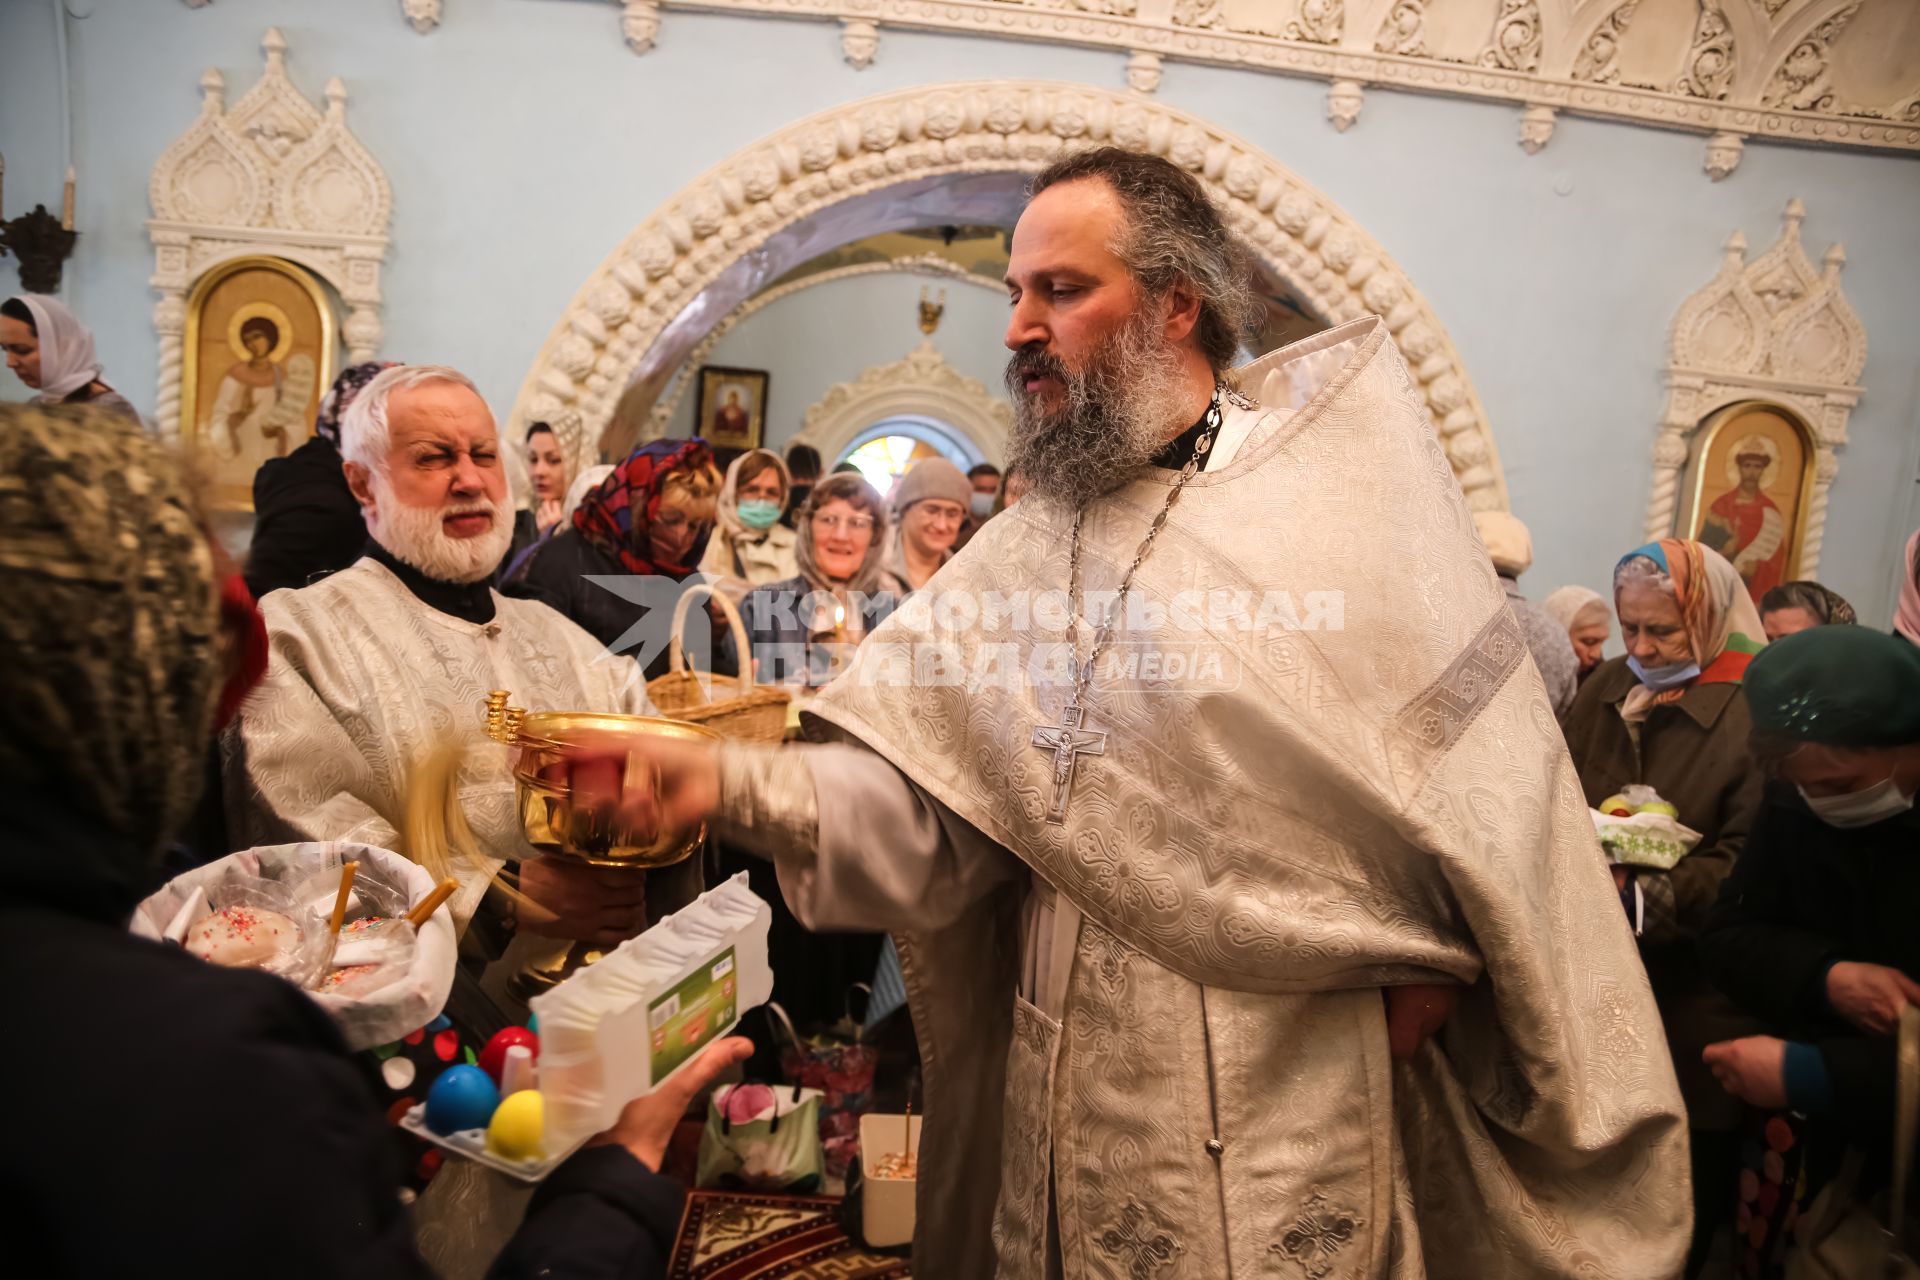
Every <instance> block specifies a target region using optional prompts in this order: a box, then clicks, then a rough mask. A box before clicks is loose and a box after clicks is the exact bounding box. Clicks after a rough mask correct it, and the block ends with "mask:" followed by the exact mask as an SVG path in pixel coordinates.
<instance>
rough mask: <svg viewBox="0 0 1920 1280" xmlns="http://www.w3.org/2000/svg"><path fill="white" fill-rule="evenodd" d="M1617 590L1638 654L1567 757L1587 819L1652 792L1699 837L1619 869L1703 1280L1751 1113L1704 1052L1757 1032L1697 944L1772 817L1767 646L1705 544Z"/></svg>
mask: <svg viewBox="0 0 1920 1280" xmlns="http://www.w3.org/2000/svg"><path fill="white" fill-rule="evenodd" d="M1613 589H1614V609H1615V613H1616V616H1617V617H1618V618H1619V620H1620V638H1621V640H1622V641H1624V642H1625V644H1626V648H1627V653H1626V656H1625V657H1621V658H1612V659H1609V660H1607V661H1605V662H1602V663H1601V664H1600V665H1599V666H1598V667H1596V668H1595V669H1594V671H1593V674H1592V675H1591V676H1590V677H1589V678H1588V680H1587V682H1586V683H1585V684H1584V685H1582V686H1581V689H1580V693H1579V696H1578V697H1577V698H1576V699H1575V700H1574V704H1573V710H1571V711H1570V712H1568V713H1567V720H1566V726H1565V728H1566V735H1567V747H1568V750H1569V751H1571V752H1572V755H1573V763H1574V767H1575V769H1576V770H1577V771H1578V772H1579V776H1580V786H1581V789H1582V790H1583V791H1584V792H1585V793H1586V799H1587V803H1588V804H1589V805H1590V806H1593V807H1596V808H1597V807H1599V804H1600V802H1601V801H1602V800H1605V799H1606V798H1608V797H1609V796H1612V795H1615V794H1616V793H1618V792H1619V791H1620V789H1621V788H1622V787H1624V786H1626V785H1627V784H1629V783H1636V782H1637V783H1644V784H1645V785H1647V786H1650V787H1652V788H1653V789H1654V790H1656V791H1658V792H1659V793H1660V797H1661V798H1662V799H1663V800H1666V801H1667V802H1669V803H1670V804H1672V805H1673V806H1674V807H1675V808H1676V809H1678V810H1679V820H1680V821H1681V822H1682V823H1684V824H1685V825H1686V826H1688V827H1691V828H1692V829H1693V830H1695V831H1698V832H1700V833H1701V840H1700V843H1699V844H1697V845H1696V846H1694V848H1693V850H1692V851H1691V852H1690V853H1688V854H1687V856H1685V857H1684V858H1682V859H1681V860H1680V861H1679V863H1677V864H1676V865H1675V866H1674V867H1673V869H1672V870H1671V871H1655V870H1649V869H1640V868H1634V869H1629V868H1626V867H1618V866H1617V867H1615V868H1614V879H1615V883H1616V884H1617V885H1618V886H1619V887H1620V889H1621V897H1622V902H1623V905H1625V906H1626V907H1627V908H1628V911H1629V915H1630V918H1634V919H1636V920H1637V921H1638V927H1639V933H1640V955H1641V958H1642V960H1644V961H1645V963H1646V966H1647V978H1648V980H1649V981H1650V982H1651V984H1652V986H1653V994H1654V998H1655V1000H1656V1001H1657V1002H1658V1003H1659V1005H1660V1014H1661V1020H1662V1021H1663V1022H1664V1023H1665V1029H1666V1035H1667V1044H1668V1047H1669V1048H1670V1049H1671V1050H1672V1053H1673V1062H1674V1069H1675V1071H1676V1073H1677V1074H1678V1075H1679V1077H1680V1091H1681V1094H1682V1096H1683V1097H1684V1098H1685V1100H1686V1104H1687V1117H1688V1123H1689V1125H1690V1127H1691V1129H1692V1140H1693V1163H1694V1170H1693V1172H1694V1178H1693V1186H1694V1215H1695V1217H1694V1247H1693V1251H1692V1252H1691V1253H1690V1254H1689V1257H1688V1267H1687V1274H1688V1275H1689V1276H1694V1275H1698V1274H1699V1271H1700V1268H1701V1267H1703V1266H1704V1265H1705V1263H1706V1258H1707V1252H1708V1250H1710V1249H1711V1248H1712V1245H1713V1238H1714V1235H1715V1234H1716V1232H1717V1231H1719V1229H1720V1228H1722V1227H1723V1226H1724V1225H1726V1224H1727V1223H1729V1222H1731V1220H1732V1217H1733V1213H1734V1201H1733V1195H1734V1190H1735V1187H1736V1179H1737V1176H1738V1175H1737V1156H1738V1138H1739V1133H1738V1126H1739V1124H1740V1122H1741V1119H1742V1115H1743V1108H1742V1106H1741V1104H1740V1103H1739V1102H1738V1100H1736V1099H1734V1098H1731V1097H1729V1096H1728V1095H1727V1093H1726V1092H1725V1091H1724V1090H1722V1089H1721V1088H1720V1087H1719V1085H1718V1083H1716V1082H1715V1080H1714V1078H1713V1075H1712V1073H1711V1072H1709V1071H1708V1070H1707V1068H1706V1066H1705V1064H1704V1063H1702V1061H1701V1058H1700V1054H1701V1051H1702V1050H1703V1049H1704V1048H1705V1047H1706V1046H1707V1045H1708V1044H1709V1043H1711V1042H1713V1041H1716V1040H1724V1039H1728V1038H1731V1037H1733V1036H1736V1035H1739V1034H1740V1033H1741V1032H1742V1031H1744V1030H1746V1029H1748V1026H1749V1024H1748V1023H1747V1022H1746V1021H1745V1020H1744V1019H1743V1018H1742V1017H1741V1016H1740V1015H1739V1014H1738V1012H1737V1011H1736V1010H1734V1009H1733V1008H1732V1006H1731V1005H1730V1004H1728V1002H1727V1001H1726V999H1725V997H1723V996H1721V995H1720V994H1719V993H1718V992H1717V991H1715V990H1714V989H1713V988H1712V987H1711V985H1710V984H1709V983H1708V982H1707V979H1706V974H1705V972H1704V970H1703V969H1702V966H1701V961H1700V951H1699V939H1700V932H1701V930H1702V929H1703V928H1704V927H1705V926H1706V921H1707V913H1708V911H1709V910H1710V909H1711V908H1712V906H1713V901H1714V898H1715V896H1716V895H1717V894H1718V892H1719V889H1720V884H1721V881H1723V880H1724V879H1726V876H1727V872H1728V871H1729V870H1730V869H1731V868H1732V867H1733V864H1734V860H1735V859H1736V858H1737V857H1739V855H1740V849H1741V847H1742V846H1743V845H1744V844H1745V843H1746V839H1747V832H1748V831H1749V829H1751V827H1752V825H1753V818H1754V814H1755V813H1756V812H1758V810H1759V807H1760V791H1761V777H1760V771H1759V769H1758V768H1757V767H1756V766H1755V765H1754V762H1753V759H1752V757H1751V756H1750V755H1749V753H1748V749H1747V735H1748V733H1749V731H1750V729H1751V727H1752V722H1751V719H1750V717H1749V715H1748V712H1747V701H1746V697H1745V695H1744V693H1743V691H1742V688H1741V681H1742V678H1743V677H1744V675H1745V672H1746V669H1747V665H1748V664H1749V663H1750V662H1751V661H1752V660H1753V655H1754V654H1755V653H1757V652H1758V651H1759V649H1760V648H1761V646H1762V644H1763V643H1764V642H1763V641H1762V639H1761V634H1762V633H1761V629H1760V619H1759V616H1758V614H1757V612H1756V611H1755V609H1754V607H1753V601H1752V599H1751V598H1750V597H1749V595H1748V594H1747V588H1746V584H1745V583H1743V582H1742V581H1741V580H1740V575H1739V574H1738V573H1736V572H1735V571H1734V568H1733V566H1732V565H1730V564H1728V563H1727V561H1726V560H1725V559H1724V558H1722V557H1721V556H1720V555H1719V553H1717V552H1715V551H1713V550H1711V549H1710V548H1708V547H1705V546H1702V545H1701V544H1700V543H1698V542H1691V541H1686V540H1683V539H1679V538H1667V539H1664V540H1662V541H1660V542H1656V543H1652V544H1649V545H1648V546H1644V547H1641V548H1640V549H1639V550H1637V551H1634V552H1631V553H1630V554H1628V555H1627V556H1626V557H1625V558H1624V559H1622V560H1621V561H1620V563H1619V565H1618V566H1617V567H1616V568H1615V569H1614V575H1613ZM1647 1030H1649V1031H1651V1030H1652V1029H1651V1028H1647Z"/></svg>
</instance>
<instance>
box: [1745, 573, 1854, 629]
mask: <svg viewBox="0 0 1920 1280" xmlns="http://www.w3.org/2000/svg"><path fill="white" fill-rule="evenodd" d="M1859 620H1860V619H1859V618H1858V617H1857V616H1856V615H1855V614H1854V612H1853V606H1852V605H1850V604H1848V603H1847V600H1846V597H1844V596H1842V595H1841V594H1840V593H1839V592H1838V591H1834V590H1832V589H1831V588H1829V587H1823V586H1821V585H1820V584H1819V583H1817V582H1813V581H1808V580H1802V581H1799V582H1783V583H1781V584H1780V585H1779V586H1777V587H1774V588H1772V589H1770V590H1769V591H1768V592H1767V593H1766V594H1765V595H1763V596H1761V597H1760V625H1761V626H1763V627H1765V628H1766V631H1767V641H1768V642H1769V643H1771V642H1773V641H1775V640H1778V639H1780V638H1781V637H1782V636H1790V635H1793V634H1795V633H1797V632H1801V631H1808V630H1811V629H1812V628H1814V627H1850V626H1853V625H1854V624H1855V623H1857V622H1858V621H1859Z"/></svg>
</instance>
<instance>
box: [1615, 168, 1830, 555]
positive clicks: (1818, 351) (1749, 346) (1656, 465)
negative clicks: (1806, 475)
mask: <svg viewBox="0 0 1920 1280" xmlns="http://www.w3.org/2000/svg"><path fill="white" fill-rule="evenodd" d="M1805 217H1806V209H1805V207H1804V206H1802V205H1801V203H1800V201H1799V200H1792V201H1789V202H1788V204H1787V211H1786V217H1785V223H1786V226H1785V228H1784V229H1783V230H1782V231H1781V233H1780V238H1779V239H1778V240H1776V241H1775V242H1774V243H1773V246H1772V247H1771V248H1769V249H1768V250H1767V251H1766V252H1765V253H1763V254H1761V255H1760V256H1759V257H1758V258H1755V259H1754V260H1753V261H1752V262H1748V261H1747V238H1746V236H1745V235H1744V234H1743V233H1741V232H1739V231H1735V232H1734V233H1733V234H1732V235H1731V236H1729V237H1728V238H1727V246H1726V249H1725V251H1724V252H1723V254H1722V256H1721V260H1720V271H1719V273H1718V274H1717V275H1715V276H1714V278H1713V279H1712V280H1710V281H1708V282H1707V284H1706V285H1705V286H1704V287H1703V288H1701V289H1700V290H1699V291H1698V292H1696V293H1694V294H1693V295H1692V296H1691V297H1689V298H1688V299H1687V300H1686V302H1685V303H1683V304H1682V305H1681V307H1680V314H1679V315H1678V316H1677V317H1675V319H1674V322H1673V332H1672V335H1671V339H1670V342H1671V348H1670V353H1669V361H1668V365H1667V406H1666V411H1665V412H1664V413H1662V414H1661V417H1660V436H1659V438H1658V439H1657V440H1655V441H1654V446H1653V496H1652V498H1651V500H1650V501H1649V503H1648V506H1647V528H1646V532H1647V536H1648V537H1649V538H1663V537H1670V536H1672V534H1673V533H1674V522H1675V521H1676V520H1677V519H1678V518H1679V514H1680V511H1679V508H1680V501H1679V489H1680V480H1681V476H1682V474H1683V473H1684V472H1685V470H1686V467H1687V460H1688V455H1689V453H1690V452H1691V442H1692V440H1693V437H1694V435H1695V433H1697V432H1698V431H1699V429H1700V426H1701V424H1702V423H1704V422H1705V421H1706V419H1707V418H1708V417H1710V416H1711V415H1712V414H1713V413H1714V412H1715V411H1717V410H1719V409H1722V408H1725V407H1726V406H1727V405H1730V404H1738V403H1740V402H1742V401H1746V400H1766V401H1772V402H1774V403H1777V404H1782V405H1785V406H1787V407H1788V408H1790V409H1792V410H1794V412H1796V413H1798V414H1799V415H1800V417H1801V418H1802V419H1803V420H1804V421H1805V422H1806V423H1807V424H1808V425H1809V426H1810V427H1811V428H1812V432H1813V437H1814V441H1813V443H1814V481H1813V489H1812V493H1811V495H1810V497H1809V500H1808V507H1807V532H1806V540H1805V541H1804V542H1803V543H1802V544H1801V550H1800V574H1801V576H1802V577H1807V578H1812V577H1815V576H1817V573H1818V570H1819V567H1820V543H1821V539H1822V536H1823V533H1824V530H1825V526H1826V517H1827V495H1828V492H1829V490H1830V489H1831V488H1832V486H1833V477H1834V475H1835V474H1836V473H1837V472H1838V470H1839V467H1840V461H1839V457H1838V455H1837V454H1836V453H1835V452H1834V450H1835V449H1836V448H1837V447H1838V446H1840V445H1843V444H1845V443H1846V442H1847V419H1848V417H1849V416H1850V415H1851V414H1852V413H1853V406H1854V405H1855V404H1857V403H1859V400H1860V371H1861V370H1862V369H1863V368H1864V367H1865V366H1866V363H1867V332H1866V329H1865V328H1863V327H1862V326H1861V324H1860V318H1859V316H1858V315H1856V314H1855V313H1854V310H1853V307H1852V306H1850V305H1849V304H1848V302H1847V300H1846V297H1845V296H1844V295H1843V294H1842V293H1841V291H1840V272H1841V269H1842V268H1843V267H1844V266H1845V265H1846V260H1847V258H1846V251H1845V250H1844V249H1843V248H1842V247H1841V246H1840V245H1838V244H1836V245H1834V246H1832V247H1831V248H1829V249H1828V250H1827V252H1826V254H1825V256H1824V258H1823V259H1822V263H1821V267H1820V269H1818V270H1816V269H1815V268H1814V265H1813V263H1811V262H1810V261H1808V260H1807V254H1806V251H1805V250H1804V249H1803V248H1802V247H1801V245H1800V224H1801V222H1802V221H1803V220H1804V219H1805Z"/></svg>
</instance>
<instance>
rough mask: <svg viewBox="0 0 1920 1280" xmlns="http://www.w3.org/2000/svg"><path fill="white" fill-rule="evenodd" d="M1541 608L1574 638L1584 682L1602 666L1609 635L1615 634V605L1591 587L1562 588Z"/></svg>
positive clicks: (1571, 638)
mask: <svg viewBox="0 0 1920 1280" xmlns="http://www.w3.org/2000/svg"><path fill="white" fill-rule="evenodd" d="M1540 607H1541V608H1543V609H1545V610H1546V611H1547V616H1548V617H1549V618H1552V619H1553V620H1554V621H1555V622H1557V623H1559V624H1560V625H1561V626H1562V627H1565V628H1566V631H1567V639H1569V640H1571V641H1573V656H1574V657H1575V658H1577V659H1578V660H1579V662H1580V679H1581V681H1582V682H1583V683H1584V682H1585V680H1586V678H1587V677H1588V676H1589V675H1591V674H1593V669H1594V668H1595V667H1597V666H1599V665H1600V659H1601V658H1602V657H1603V656H1604V650H1605V649H1606V647H1607V637H1608V636H1610V635H1612V634H1613V608H1612V606H1610V605H1608V604H1607V598H1606V597H1605V596H1603V595H1601V594H1600V593H1599V592H1598V591H1595V590H1593V588H1591V587H1561V588H1560V589H1559V590H1558V591H1554V592H1551V593H1549V594H1548V596H1547V598H1546V600H1545V601H1543V602H1542V604H1541V606H1540Z"/></svg>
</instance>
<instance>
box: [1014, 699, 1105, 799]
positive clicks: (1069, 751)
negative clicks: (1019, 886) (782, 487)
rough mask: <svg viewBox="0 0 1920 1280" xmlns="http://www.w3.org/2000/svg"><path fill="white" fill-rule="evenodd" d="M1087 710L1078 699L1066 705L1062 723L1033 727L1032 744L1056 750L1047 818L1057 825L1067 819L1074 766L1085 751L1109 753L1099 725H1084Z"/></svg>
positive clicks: (1101, 754) (1086, 753)
mask: <svg viewBox="0 0 1920 1280" xmlns="http://www.w3.org/2000/svg"><path fill="white" fill-rule="evenodd" d="M1082 714H1084V713H1083V712H1082V711H1081V709H1080V704H1079V702H1078V701H1077V700H1076V701H1073V702H1069V703H1067V705H1066V709H1065V710H1063V711H1061V713H1060V723H1059V724H1043V725H1039V726H1037V727H1036V728H1035V729H1034V731H1033V742H1032V745H1034V746H1036V747H1039V748H1041V749H1042V750H1044V751H1051V752H1052V753H1053V807H1052V808H1051V809H1048V810H1047V821H1048V822H1051V823H1053V824H1055V825H1056V826H1057V825H1059V824H1061V823H1064V822H1065V821H1066V820H1067V798H1068V796H1070V795H1071V794H1072V793H1073V767H1074V765H1075V764H1076V763H1077V762H1078V760H1079V758H1080V757H1081V756H1083V755H1088V756H1103V755H1105V754H1107V735H1106V734H1104V733H1102V732H1100V731H1099V730H1098V729H1082V728H1081V727H1080V717H1081V716H1082Z"/></svg>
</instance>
